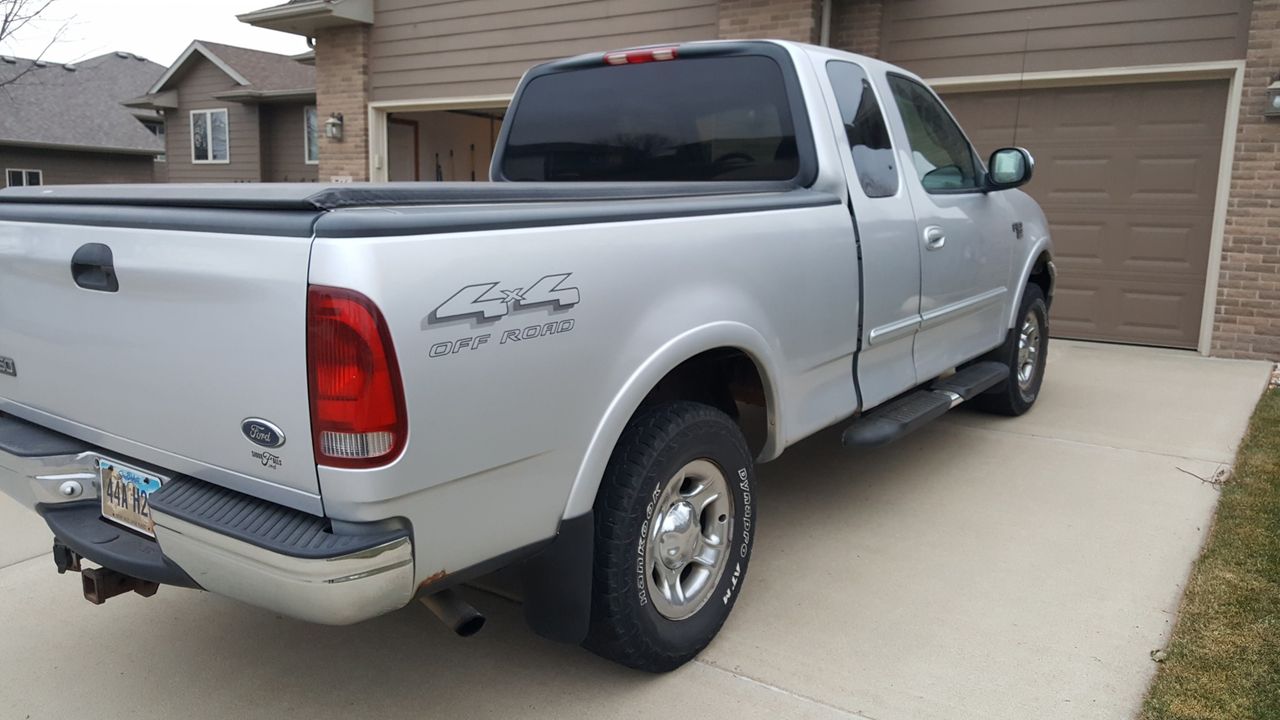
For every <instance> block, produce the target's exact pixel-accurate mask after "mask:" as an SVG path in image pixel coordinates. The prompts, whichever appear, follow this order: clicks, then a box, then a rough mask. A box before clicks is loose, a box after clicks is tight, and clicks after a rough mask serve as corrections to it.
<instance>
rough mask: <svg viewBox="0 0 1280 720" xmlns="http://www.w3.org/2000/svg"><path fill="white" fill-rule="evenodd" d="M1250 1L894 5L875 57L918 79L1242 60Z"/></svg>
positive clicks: (963, 0)
mask: <svg viewBox="0 0 1280 720" xmlns="http://www.w3.org/2000/svg"><path fill="white" fill-rule="evenodd" d="M1249 8H1250V0H899V1H898V2H886V3H885V6H884V27H883V38H882V43H883V49H882V53H883V57H884V59H886V60H888V61H889V62H893V63H897V64H899V65H902V66H904V67H906V68H908V69H910V70H912V71H914V72H916V73H919V74H920V75H923V76H924V77H954V76H958V75H987V74H996V73H1016V72H1019V71H1020V70H1022V69H1023V49H1024V47H1025V48H1026V67H1025V69H1026V70H1027V71H1028V72H1037V71H1046V70H1067V69H1078V68H1095V67H1119V66H1134V65H1158V64H1165V63H1186V62H1198V61H1209V60H1232V59H1239V58H1243V57H1244V54H1245V45H1246V42H1247V37H1248V30H1249Z"/></svg>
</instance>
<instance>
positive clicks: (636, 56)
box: [604, 47, 676, 65]
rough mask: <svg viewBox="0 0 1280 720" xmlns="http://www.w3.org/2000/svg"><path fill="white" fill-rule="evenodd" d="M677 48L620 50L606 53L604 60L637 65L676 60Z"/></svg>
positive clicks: (614, 63) (612, 62) (611, 62)
mask: <svg viewBox="0 0 1280 720" xmlns="http://www.w3.org/2000/svg"><path fill="white" fill-rule="evenodd" d="M675 59H676V49H675V48H673V47H661V48H645V49H643V50H619V51H618V52H608V53H605V54H604V61H605V62H606V63H608V64H609V65H635V64H637V63H647V62H662V61H663V60H675Z"/></svg>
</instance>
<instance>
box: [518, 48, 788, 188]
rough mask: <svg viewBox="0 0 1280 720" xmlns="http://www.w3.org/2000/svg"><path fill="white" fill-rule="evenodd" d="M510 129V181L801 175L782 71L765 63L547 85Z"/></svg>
mask: <svg viewBox="0 0 1280 720" xmlns="http://www.w3.org/2000/svg"><path fill="white" fill-rule="evenodd" d="M510 123H511V129H510V132H509V134H508V136H507V144H506V147H505V149H504V155H503V160H502V167H501V170H502V174H503V176H504V177H505V178H506V179H508V180H586V181H608V180H647V181H682V180H789V179H792V178H794V177H796V175H797V174H798V173H799V169H800V161H799V156H798V154H797V151H796V131H795V126H794V124H793V122H792V118H791V109H790V105H789V104H788V102H787V95H786V89H785V86H784V84H783V78H782V70H781V68H779V67H778V64H777V63H776V62H774V61H773V60H771V59H770V58H767V57H762V56H753V55H743V56H734V57H710V58H681V59H677V60H669V61H665V62H649V63H643V64H636V65H618V66H603V65H602V66H600V67H595V68H585V69H581V70H570V71H565V72H557V73H552V74H549V75H543V76H541V77H537V78H534V79H533V80H532V81H530V82H529V84H528V85H527V86H526V87H525V89H524V91H523V93H521V95H520V100H519V102H518V104H517V106H516V108H515V114H514V116H513V117H512V118H511V120H510Z"/></svg>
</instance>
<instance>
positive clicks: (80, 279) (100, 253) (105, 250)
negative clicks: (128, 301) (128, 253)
mask: <svg viewBox="0 0 1280 720" xmlns="http://www.w3.org/2000/svg"><path fill="white" fill-rule="evenodd" d="M71 277H72V279H74V280H75V281H76V285H79V286H80V287H82V288H84V289H85V290H97V291H98V292H109V293H113V292H116V291H117V290H119V289H120V281H119V280H117V279H116V266H115V260H114V259H113V258H112V257H111V248H109V247H107V246H106V245H103V244H102V243H89V244H87V245H81V246H80V249H79V250H76V253H75V255H73V256H72V257H71Z"/></svg>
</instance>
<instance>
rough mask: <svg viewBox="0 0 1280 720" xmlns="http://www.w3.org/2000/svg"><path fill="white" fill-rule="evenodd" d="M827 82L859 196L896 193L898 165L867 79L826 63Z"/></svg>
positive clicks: (853, 69)
mask: <svg viewBox="0 0 1280 720" xmlns="http://www.w3.org/2000/svg"><path fill="white" fill-rule="evenodd" d="M827 79H828V80H830V81H831V89H832V90H833V91H834V92H835V96H836V104H837V105H838V106H839V108H840V122H841V124H843V125H844V133H845V137H846V138H848V140H849V152H850V154H851V155H852V156H853V167H854V171H855V172H856V173H857V175H858V184H859V185H861V186H862V191H863V193H865V194H866V196H867V197H869V198H882V197H892V196H894V195H896V194H898V167H897V165H898V163H897V159H896V157H895V155H894V152H893V144H892V143H891V142H890V141H889V126H888V125H887V124H885V121H884V112H883V111H881V109H880V101H879V100H878V99H876V93H875V90H874V89H873V88H872V86H871V79H870V78H868V77H867V73H866V71H864V70H863V69H862V68H860V67H858V66H857V65H854V64H853V63H850V62H844V61H841V60H832V61H830V62H828V63H827Z"/></svg>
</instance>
